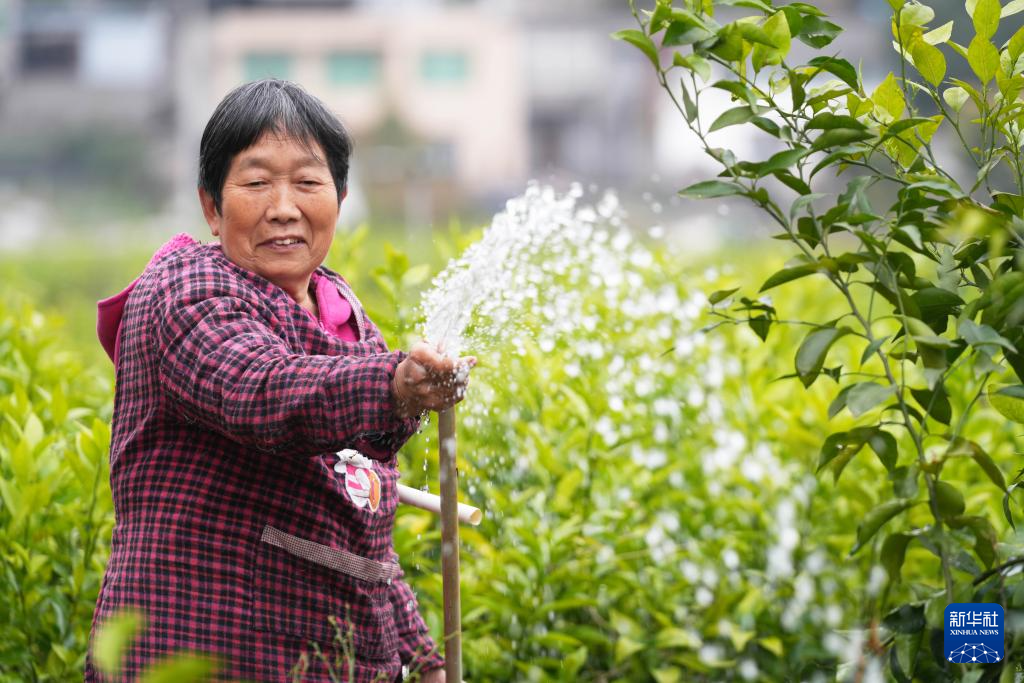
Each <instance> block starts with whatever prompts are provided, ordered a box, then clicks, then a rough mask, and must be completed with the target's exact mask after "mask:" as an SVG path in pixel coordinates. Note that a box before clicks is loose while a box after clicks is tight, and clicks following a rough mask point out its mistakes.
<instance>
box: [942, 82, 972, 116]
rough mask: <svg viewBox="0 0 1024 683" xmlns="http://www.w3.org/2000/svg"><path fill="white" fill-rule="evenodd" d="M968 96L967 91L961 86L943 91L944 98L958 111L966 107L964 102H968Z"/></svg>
mask: <svg viewBox="0 0 1024 683" xmlns="http://www.w3.org/2000/svg"><path fill="white" fill-rule="evenodd" d="M967 97H968V95H967V91H966V90H964V89H963V88H961V87H959V86H955V87H952V88H946V90H945V92H943V93H942V99H944V100H945V101H946V104H948V105H949V106H950V108H951V109H952V110H953V111H955V112H957V113H960V110H961V109H963V108H964V104H966V103H967Z"/></svg>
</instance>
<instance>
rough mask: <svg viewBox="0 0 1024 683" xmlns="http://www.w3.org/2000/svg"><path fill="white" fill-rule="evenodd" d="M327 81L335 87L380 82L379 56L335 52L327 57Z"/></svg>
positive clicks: (366, 53) (363, 53)
mask: <svg viewBox="0 0 1024 683" xmlns="http://www.w3.org/2000/svg"><path fill="white" fill-rule="evenodd" d="M327 80H328V81H330V82H331V83H334V84H335V85H369V84H372V83H376V82H377V81H378V80H380V55H379V54H377V53H375V52H335V53H334V54H331V55H328V56H327Z"/></svg>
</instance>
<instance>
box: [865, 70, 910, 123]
mask: <svg viewBox="0 0 1024 683" xmlns="http://www.w3.org/2000/svg"><path fill="white" fill-rule="evenodd" d="M871 101H872V102H873V103H874V105H875V108H876V109H879V110H881V111H882V112H884V113H885V114H886V115H888V116H889V117H890V120H894V119H899V118H900V117H902V116H903V110H904V109H905V108H906V106H907V105H906V100H905V99H904V98H903V91H902V90H900V86H899V84H898V83H897V82H896V76H894V75H893V73H892V72H891V71H890V72H889V75H888V76H886V77H885V79H884V80H883V81H882V82H881V83H880V84H879V85H878V87H877V88H875V91H874V92H873V93H871Z"/></svg>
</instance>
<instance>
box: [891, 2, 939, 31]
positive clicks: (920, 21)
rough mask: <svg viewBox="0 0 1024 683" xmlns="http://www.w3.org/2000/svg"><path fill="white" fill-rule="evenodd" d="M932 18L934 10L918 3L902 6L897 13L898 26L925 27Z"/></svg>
mask: <svg viewBox="0 0 1024 683" xmlns="http://www.w3.org/2000/svg"><path fill="white" fill-rule="evenodd" d="M934 18H935V10H933V9H932V8H931V7H929V6H928V5H924V4H921V3H918V2H913V3H910V4H908V5H903V10H902V11H901V12H900V13H899V20H900V21H899V23H900V26H919V27H920V26H925V25H926V24H928V22H930V21H931V20H932V19H934Z"/></svg>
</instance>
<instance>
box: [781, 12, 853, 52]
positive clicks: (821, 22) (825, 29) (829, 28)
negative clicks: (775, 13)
mask: <svg viewBox="0 0 1024 683" xmlns="http://www.w3.org/2000/svg"><path fill="white" fill-rule="evenodd" d="M790 6H792V5H790ZM842 32H843V29H842V28H841V27H840V26H837V25H836V24H833V23H832V22H831V21H826V20H825V19H822V18H821V17H817V16H811V17H806V16H805V17H804V20H803V25H802V26H801V27H800V32H799V33H797V36H796V37H797V39H798V40H799V41H800V42H801V43H803V44H804V45H810V46H811V47H813V48H815V49H818V50H820V49H821V48H823V47H825V46H827V45H829V44H831V43H832V41H833V40H835V38H836V36H838V35H839V34H840V33H842Z"/></svg>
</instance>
